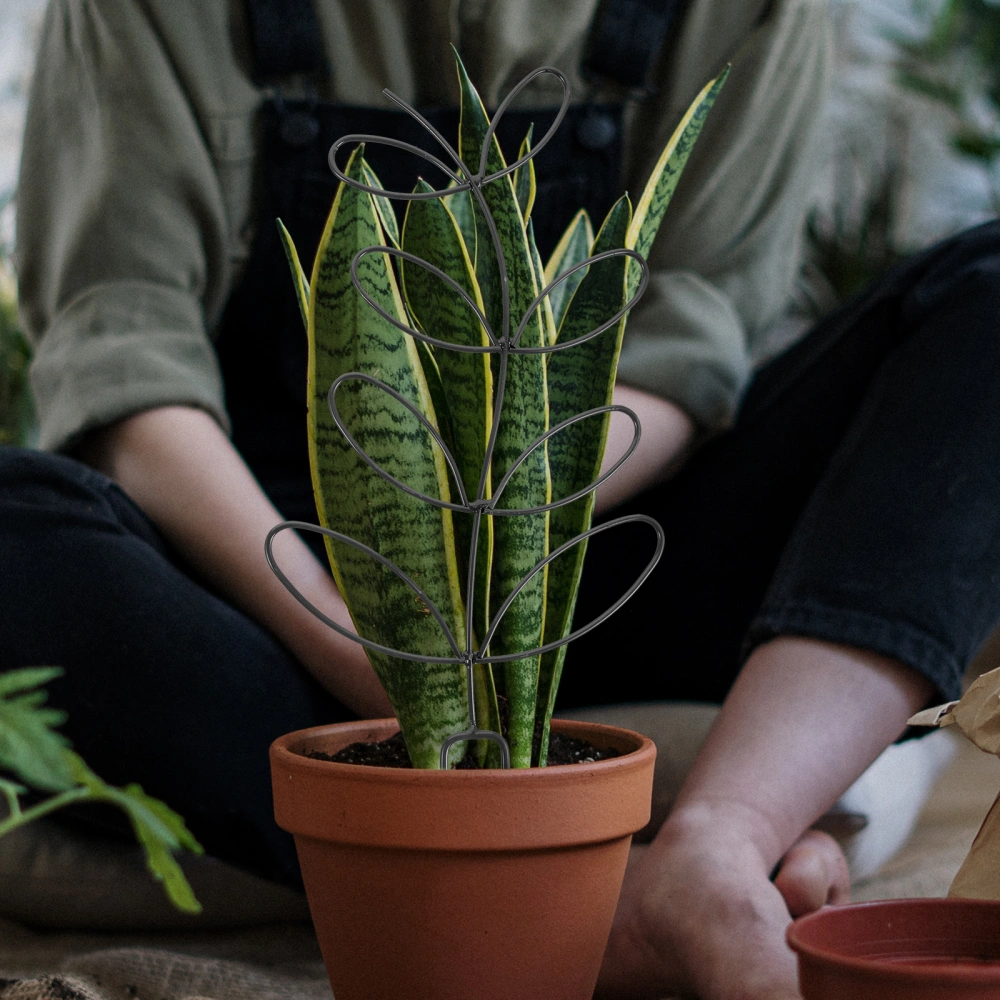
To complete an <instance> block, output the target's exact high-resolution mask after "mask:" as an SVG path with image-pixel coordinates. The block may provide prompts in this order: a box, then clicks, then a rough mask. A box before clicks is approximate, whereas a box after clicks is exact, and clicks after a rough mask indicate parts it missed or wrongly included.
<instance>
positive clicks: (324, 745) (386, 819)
mask: <svg viewBox="0 0 1000 1000" xmlns="http://www.w3.org/2000/svg"><path fill="white" fill-rule="evenodd" d="M397 728H398V726H397V725H396V723H395V720H392V719H383V720H378V721H374V722H372V721H368V722H347V723H341V724H339V725H333V726H322V727H318V728H315V729H304V730H301V731H299V732H296V733H290V734H289V735H287V736H283V737H281V738H280V739H278V740H276V741H275V742H274V744H273V745H272V747H271V774H272V780H273V785H274V802H275V816H276V818H277V821H278V823H279V824H280V825H281V826H282V827H283V828H284V829H286V830H288V831H290V832H291V833H292V834H294V836H295V843H296V847H297V849H298V855H299V863H300V864H301V867H302V877H303V880H304V881H305V886H306V895H307V896H308V899H309V908H310V911H311V913H312V918H313V923H314V924H315V927H316V933H317V936H318V937H319V943H320V948H321V949H322V952H323V959H324V961H325V962H326V968H327V972H328V974H329V976H330V983H331V985H332V986H333V991H334V994H335V995H336V997H337V1000H543V998H544V1000H590V997H591V994H592V993H593V990H594V984H595V983H596V981H597V974H598V971H599V970H600V965H601V958H602V956H603V954H604V948H605V945H606V943H607V939H608V935H609V933H610V930H611V920H612V917H613V916H614V912H615V906H616V904H617V901H618V894H619V891H620V889H621V883H622V878H623V876H624V872H625V863H626V860H627V859H628V851H629V845H630V844H631V841H632V834H633V833H634V832H635V831H637V830H639V829H641V828H642V827H643V826H644V825H645V824H646V822H647V821H648V819H649V810H650V797H651V793H652V783H653V761H654V758H655V756H656V749H655V747H654V746H653V743H652V741H651V740H649V739H648V738H647V737H645V736H640V735H639V734H638V733H633V732H630V731H629V730H626V729H616V728H614V727H611V726H602V725H597V724H595V723H585V722H565V721H563V722H554V723H553V728H555V729H558V730H559V731H560V732H563V733H566V734H568V735H571V736H576V737H579V738H580V739H584V740H588V741H589V742H591V743H593V744H594V745H595V746H601V747H615V748H616V749H618V750H620V751H621V752H622V754H623V756H621V757H616V758H612V759H610V760H603V761H598V762H596V763H591V764H572V765H565V766H560V767H547V768H533V769H530V770H484V771H475V770H471V771H464V770H463V771H423V770H409V769H396V768H380V767H368V766H363V765H355V764H337V763H332V762H329V761H321V760H313V759H310V758H308V757H305V756H303V754H304V753H307V752H309V751H312V750H321V751H323V752H325V753H334V752H336V751H337V750H339V749H340V748H341V747H343V746H346V745H347V744H348V743H353V742H356V741H374V740H382V739H386V738H387V737H388V736H390V735H392V733H394V732H395V731H396V730H397Z"/></svg>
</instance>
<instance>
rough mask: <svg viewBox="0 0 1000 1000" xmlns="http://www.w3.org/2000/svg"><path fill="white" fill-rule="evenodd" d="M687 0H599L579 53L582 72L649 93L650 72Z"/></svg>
mask: <svg viewBox="0 0 1000 1000" xmlns="http://www.w3.org/2000/svg"><path fill="white" fill-rule="evenodd" d="M686 7H687V0H601V2H600V4H599V5H598V8H597V12H596V14H595V15H594V21H593V24H592V25H591V28H590V36H589V38H588V41H587V50H586V53H585V55H584V57H583V63H582V67H581V68H582V70H583V73H584V76H589V77H593V76H602V77H606V78H608V79H611V80H614V81H615V82H616V83H620V84H623V85H624V86H626V87H628V88H629V89H630V90H636V91H642V92H643V93H646V94H649V93H651V92H652V88H651V87H650V84H649V79H650V74H651V73H652V71H653V67H654V66H655V64H656V60H657V58H658V57H659V55H660V52H661V51H662V50H663V46H664V43H665V42H666V40H667V36H668V35H669V34H670V32H671V29H673V28H675V27H677V26H679V25H680V21H681V17H682V15H683V13H684V9H685V8H686Z"/></svg>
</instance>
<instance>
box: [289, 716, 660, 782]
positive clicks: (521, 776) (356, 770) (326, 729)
mask: <svg viewBox="0 0 1000 1000" xmlns="http://www.w3.org/2000/svg"><path fill="white" fill-rule="evenodd" d="M389 724H392V725H394V726H396V727H397V728H398V726H399V723H398V722H397V721H396V719H395V718H393V717H389V718H385V719H355V720H351V721H349V722H334V723H330V724H329V725H326V726H312V727H310V728H307V729H297V730H295V731H294V732H291V733H286V734H285V735H283V736H279V737H278V738H277V739H276V740H275V741H274V742H273V743H272V744H271V753H272V755H274V756H275V757H276V758H277V759H278V760H281V759H282V758H285V759H288V758H291V759H292V760H294V761H295V764H296V766H297V767H302V766H305V767H308V768H311V769H314V770H316V771H322V770H327V769H329V768H337V769H341V770H343V772H344V773H343V774H342V775H341V778H349V779H350V778H354V779H356V780H358V781H378V782H380V783H393V782H394V781H401V782H404V783H406V784H409V783H411V782H413V781H416V780H418V778H419V780H421V781H423V782H425V783H426V782H438V781H440V782H462V781H464V782H467V783H471V782H474V781H477V780H479V781H482V780H489V781H490V782H495V781H544V780H546V777H547V778H548V780H550V781H552V780H559V779H561V778H566V777H568V776H569V775H574V776H576V778H575V779H574V780H579V777H580V776H581V775H586V774H591V773H594V772H597V773H602V772H605V771H608V770H616V769H619V768H622V767H626V768H629V769H631V768H632V767H635V766H637V765H640V766H641V764H642V763H643V762H644V761H645V759H646V758H647V757H648V756H650V755H655V754H656V747H655V745H654V744H653V741H652V740H651V739H650V738H649V737H648V736H644V735H643V734H642V733H636V732H634V731H633V730H631V729H623V728H621V727H620V726H610V725H607V724H605V723H603V722H582V721H578V720H576V719H553V720H552V725H553V726H558V728H559V730H560V731H562V732H566V731H567V729H569V730H579V731H581V732H600V733H602V734H605V735H608V736H612V737H614V738H617V740H618V741H620V742H630V743H634V744H635V747H634V749H632V750H629V751H626V752H623V753H621V754H620V756H618V757H608V758H606V759H604V760H595V761H591V762H588V763H580V764H551V765H547V766H546V767H530V768H515V767H512V768H487V769H474V768H469V769H468V770H465V769H463V770H455V769H451V770H448V771H440V770H430V769H424V768H408V767H378V766H375V765H372V764H348V763H343V762H341V761H333V760H317V759H315V758H311V757H307V756H306V755H305V754H304V753H303V752H302V750H301V749H299V747H301V746H302V745H303V744H304V743H305V742H306V741H307V740H310V739H316V738H321V737H323V736H326V735H328V734H334V733H341V732H344V731H345V730H347V729H351V728H356V729H358V730H359V731H363V730H365V729H371V728H376V727H379V728H381V727H387V726H388V725H389ZM358 742H360V739H359V741H358ZM296 744H298V747H296Z"/></svg>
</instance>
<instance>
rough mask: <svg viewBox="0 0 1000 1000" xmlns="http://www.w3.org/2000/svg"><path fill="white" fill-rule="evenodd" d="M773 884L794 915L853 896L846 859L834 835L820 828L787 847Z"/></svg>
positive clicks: (845, 900) (807, 831) (810, 911)
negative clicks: (822, 831) (821, 830)
mask: <svg viewBox="0 0 1000 1000" xmlns="http://www.w3.org/2000/svg"><path fill="white" fill-rule="evenodd" d="M774 885H775V888H776V889H777V890H778V891H779V892H780V893H781V895H782V898H783V899H784V900H785V905H786V906H787V907H788V912H789V913H790V914H791V915H792V916H793V917H800V916H802V915H803V914H806V913H812V912H813V911H814V910H818V909H819V908H820V907H821V906H826V905H827V904H828V903H829V904H833V905H839V904H841V903H847V902H850V898H851V879H850V875H849V873H848V870H847V859H846V858H845V857H844V854H843V852H842V851H841V849H840V847H839V846H838V844H837V842H836V841H835V840H834V839H833V837H831V836H830V835H829V834H826V833H821V832H820V831H819V830H806V832H805V833H804V834H802V836H801V837H800V838H799V839H798V840H797V841H796V842H795V843H794V844H793V845H792V846H791V847H790V848H789V849H788V852H787V853H786V854H785V856H784V857H783V858H782V859H781V865H780V867H779V869H778V874H777V875H776V876H775V877H774Z"/></svg>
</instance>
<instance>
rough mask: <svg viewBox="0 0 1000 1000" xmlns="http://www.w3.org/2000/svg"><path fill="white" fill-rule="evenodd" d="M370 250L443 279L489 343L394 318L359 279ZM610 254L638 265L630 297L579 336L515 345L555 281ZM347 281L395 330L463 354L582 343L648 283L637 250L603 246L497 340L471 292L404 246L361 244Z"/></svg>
mask: <svg viewBox="0 0 1000 1000" xmlns="http://www.w3.org/2000/svg"><path fill="white" fill-rule="evenodd" d="M452 190H454V189H452ZM425 193H426V194H427V195H429V196H430V197H434V198H438V197H440V195H439V194H438V193H432V192H429V191H428V192H425ZM373 253H379V254H385V255H386V256H389V257H398V258H399V259H400V260H406V261H409V262H410V263H411V264H415V265H417V266H418V267H422V268H424V269H425V270H426V271H428V272H430V273H431V274H433V275H434V276H435V277H437V278H440V279H441V280H442V281H444V282H445V283H446V284H447V285H448V286H449V287H450V288H451V289H452V290H453V291H454V292H456V293H457V294H458V295H459V296H460V298H461V299H462V301H463V302H465V304H466V305H467V306H468V307H469V308H470V309H471V310H472V311H473V312H474V313H475V314H476V318H477V319H478V320H479V322H480V324H481V326H482V328H483V329H484V330H485V331H486V336H487V337H488V338H489V341H490V345H489V346H488V347H482V346H480V345H477V344H452V343H450V342H449V341H447V340H439V339H438V338H437V337H431V336H429V335H428V334H426V333H421V332H420V330H417V329H414V327H412V326H409V325H408V324H406V323H404V322H402V321H401V320H398V319H396V317H395V316H393V315H392V313H390V312H389V311H388V310H387V309H385V308H384V307H383V306H382V305H381V304H380V303H378V302H376V301H375V299H374V298H372V296H371V295H370V294H369V293H368V292H367V291H366V290H365V287H364V285H362V283H361V275H360V274H359V272H358V269H359V268H360V266H361V261H362V260H363V259H364V258H365V257H366V256H368V254H373ZM613 257H628V258H630V259H631V260H634V261H635V262H636V263H637V264H638V265H639V271H640V277H639V284H638V285H637V286H636V289H635V291H634V292H633V293H632V298H630V299H629V300H628V302H626V303H625V305H623V306H622V307H621V309H619V310H618V312H616V313H615V314H614V315H613V316H612V317H611V318H610V319H608V320H605V321H604V322H603V323H602V324H601V325H600V326H598V327H595V328H594V329H593V330H588V331H587V332H586V333H582V334H580V336H578V337H574V338H573V339H572V340H566V341H562V342H561V343H560V342H559V341H557V342H556V343H554V344H542V345H541V346H540V347H518V346H517V344H518V341H519V340H520V339H521V334H523V333H524V330H525V327H527V325H528V323H530V322H531V317H532V315H533V314H534V312H535V310H537V309H538V307H539V306H540V305H541V304H542V302H544V301H545V299H546V298H548V296H549V295H550V294H551V293H552V289H553V288H555V287H556V285H558V284H559V283H560V282H562V281H565V280H566V279H567V278H569V277H570V275H572V274H575V273H576V272H577V271H580V270H582V269H583V268H585V267H590V265H591V264H597V263H599V262H600V261H602V260H610V259H611V258H613ZM351 283H352V284H353V285H354V287H355V288H356V289H357V291H358V294H359V295H360V296H361V297H362V298H363V299H364V300H365V302H367V303H368V305H370V306H371V307H372V309H374V310H375V312H377V313H378V314H379V316H381V317H382V318H383V319H384V320H386V322H388V323H391V324H392V325H393V326H394V327H396V329H397V330H402V331H403V333H407V334H409V335H410V336H411V337H413V339H414V340H422V341H423V342H424V343H425V344H432V345H433V346H434V347H440V348H443V349H444V350H447V351H458V352H459V353H463V354H499V353H500V352H501V351H503V350H504V349H506V350H507V352H508V353H509V354H552V353H554V352H555V351H565V350H566V349H567V348H569V347H576V345H577V344H584V343H586V342H587V341H588V340H592V339H593V338H594V337H596V336H598V335H599V334H602V333H604V331H605V330H608V329H610V328H611V327H613V326H615V325H616V324H617V323H618V321H619V320H620V319H621V318H622V317H623V316H624V315H625V314H626V313H627V312H628V311H629V310H630V309H632V308H633V306H634V305H635V303H636V302H638V301H639V299H640V298H642V296H643V295H644V294H645V291H646V287H647V285H648V284H649V265H648V264H647V263H646V261H645V260H644V259H643V257H642V255H641V254H640V253H637V252H636V251H635V250H626V249H623V248H619V249H616V250H604V251H602V252H601V253H598V254H594V255H593V256H591V257H587V258H586V260H582V261H580V263H579V264H575V265H574V266H573V267H571V268H569V269H568V270H566V271H563V272H562V273H561V274H560V275H558V276H557V277H556V278H555V280H553V281H550V282H549V283H548V284H547V285H546V286H545V288H543V289H542V291H541V292H540V293H539V294H538V295H537V296H536V297H535V300H534V301H533V302H532V303H531V305H530V306H528V308H527V310H526V311H525V313H524V316H522V317H521V322H520V323H519V324H518V327H517V330H516V331H515V333H514V336H513V337H511V338H509V340H508V338H507V337H506V336H505V335H504V336H502V337H501V340H500V341H498V340H497V338H496V334H495V333H494V331H493V329H492V327H491V326H490V323H489V320H487V318H486V316H485V315H484V314H483V311H482V310H481V309H480V308H479V306H477V305H476V303H475V301H474V299H473V298H472V296H471V295H469V293H468V292H467V291H466V290H465V289H464V288H462V286H461V285H460V284H459V283H458V282H457V281H455V279H454V278H452V277H451V276H450V275H447V274H445V273H444V271H442V270H441V269H440V268H438V267H435V266H434V265H433V264H431V263H429V262H428V261H426V260H424V259H423V258H421V257H418V256H417V255H416V254H413V253H408V252H407V251H406V250H400V249H399V248H398V247H385V246H380V247H364V248H363V249H361V250H359V251H358V252H357V253H356V254H355V255H354V256H353V257H352V258H351Z"/></svg>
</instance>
